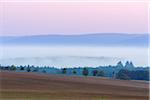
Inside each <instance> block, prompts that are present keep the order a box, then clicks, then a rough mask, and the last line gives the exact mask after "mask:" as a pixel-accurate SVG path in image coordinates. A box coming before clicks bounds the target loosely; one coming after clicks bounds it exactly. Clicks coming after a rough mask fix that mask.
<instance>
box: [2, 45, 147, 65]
mask: <svg viewBox="0 0 150 100" xmlns="http://www.w3.org/2000/svg"><path fill="white" fill-rule="evenodd" d="M120 60H121V61H122V62H123V63H125V61H126V60H129V61H132V62H133V63H134V65H135V66H148V48H146V47H145V48H144V47H137V48H136V47H94V46H93V47H92V46H91V47H81V46H0V64H1V65H11V64H15V65H28V64H30V65H35V66H55V67H79V66H81V67H84V66H93V67H97V66H100V65H116V63H117V62H118V61H120Z"/></svg>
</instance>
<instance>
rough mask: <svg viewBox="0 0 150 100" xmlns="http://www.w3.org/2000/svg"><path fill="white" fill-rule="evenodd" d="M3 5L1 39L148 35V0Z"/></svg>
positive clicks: (7, 0) (22, 0) (13, 1)
mask: <svg viewBox="0 0 150 100" xmlns="http://www.w3.org/2000/svg"><path fill="white" fill-rule="evenodd" d="M0 2H1V3H0V36H18V35H19V36H20V35H43V34H64V35H70V34H92V33H94V34H95V33H129V34H132V33H139V34H142V33H148V12H149V11H148V3H147V2H146V0H145V1H144V0H115V1H114V0H105V1H102V0H95V1H87V0H82V1H81V0H76V1H73V0H71V1H68V0H65V1H64V0H59V1H58V0H55V1H52V0H42V1H41V0H0Z"/></svg>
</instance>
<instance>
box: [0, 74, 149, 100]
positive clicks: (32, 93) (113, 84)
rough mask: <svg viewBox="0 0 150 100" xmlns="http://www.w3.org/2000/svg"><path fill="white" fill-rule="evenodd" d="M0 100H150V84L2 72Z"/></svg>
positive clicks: (95, 78) (0, 77)
mask: <svg viewBox="0 0 150 100" xmlns="http://www.w3.org/2000/svg"><path fill="white" fill-rule="evenodd" d="M0 82H1V87H0V100H149V89H148V87H149V82H146V81H125V80H115V79H106V78H98V77H79V76H63V75H49V74H38V73H27V72H24V73H23V72H22V73H19V72H0Z"/></svg>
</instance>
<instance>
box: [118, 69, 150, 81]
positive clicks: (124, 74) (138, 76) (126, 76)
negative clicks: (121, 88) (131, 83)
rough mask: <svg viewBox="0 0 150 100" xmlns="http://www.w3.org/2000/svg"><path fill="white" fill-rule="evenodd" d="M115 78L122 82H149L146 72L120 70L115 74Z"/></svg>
mask: <svg viewBox="0 0 150 100" xmlns="http://www.w3.org/2000/svg"><path fill="white" fill-rule="evenodd" d="M116 78H117V79H123V80H149V71H147V70H136V71H129V70H127V69H121V70H120V71H119V72H118V73H117V75H116Z"/></svg>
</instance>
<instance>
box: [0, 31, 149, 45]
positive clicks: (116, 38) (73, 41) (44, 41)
mask: <svg viewBox="0 0 150 100" xmlns="http://www.w3.org/2000/svg"><path fill="white" fill-rule="evenodd" d="M0 40H1V42H0V43H1V44H4V45H5V44H6V45H23V44H24V45H77V46H78V45H81V46H82V45H84V46H148V34H121V33H120V34H119V33H117V34H113V33H110V34H102V33H101V34H88V35H35V36H16V37H15V36H3V37H0Z"/></svg>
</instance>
